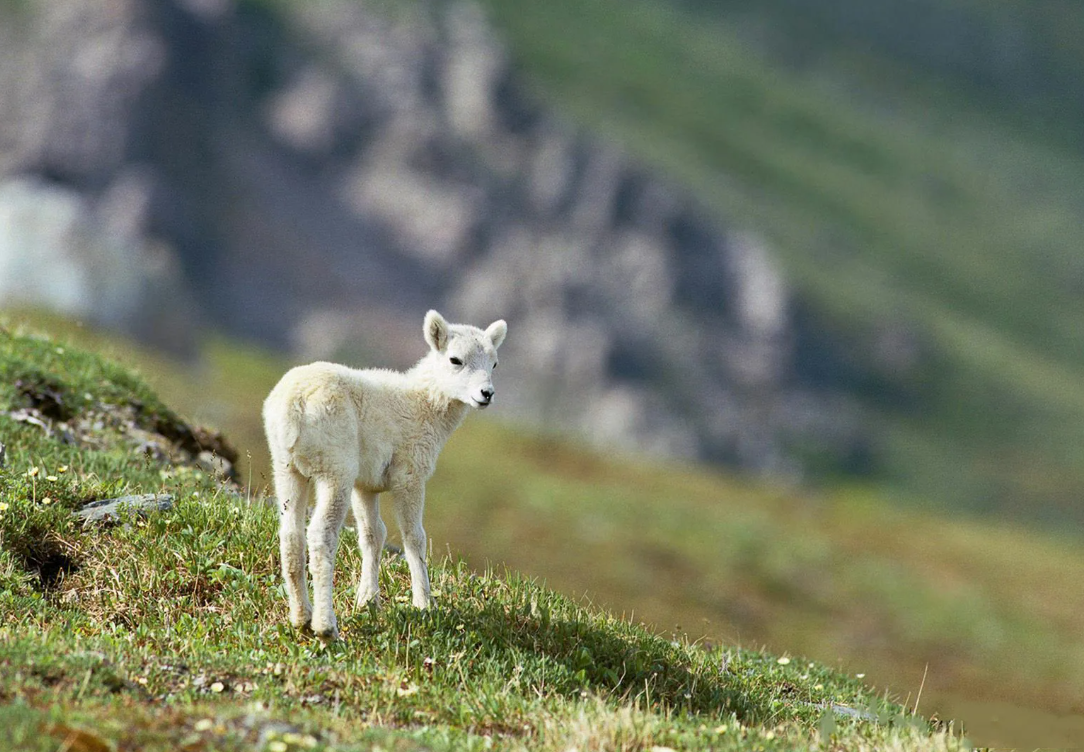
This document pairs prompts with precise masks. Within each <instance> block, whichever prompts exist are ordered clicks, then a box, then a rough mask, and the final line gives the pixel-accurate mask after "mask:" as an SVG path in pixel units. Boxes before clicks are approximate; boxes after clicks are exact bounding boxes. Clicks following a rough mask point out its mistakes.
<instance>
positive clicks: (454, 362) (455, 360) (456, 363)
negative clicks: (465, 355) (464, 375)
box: [449, 358, 463, 366]
mask: <svg viewBox="0 0 1084 752" xmlns="http://www.w3.org/2000/svg"><path fill="white" fill-rule="evenodd" d="M449 360H450V361H451V362H452V365H453V366H461V365H463V361H462V360H460V359H459V358H449Z"/></svg>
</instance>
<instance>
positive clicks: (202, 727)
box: [196, 718, 215, 731]
mask: <svg viewBox="0 0 1084 752" xmlns="http://www.w3.org/2000/svg"><path fill="white" fill-rule="evenodd" d="M214 725H215V722H214V721H212V720H211V719H210V718H200V719H199V720H198V721H196V731H210V730H211V729H212V728H214Z"/></svg>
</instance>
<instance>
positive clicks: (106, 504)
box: [75, 494, 173, 523]
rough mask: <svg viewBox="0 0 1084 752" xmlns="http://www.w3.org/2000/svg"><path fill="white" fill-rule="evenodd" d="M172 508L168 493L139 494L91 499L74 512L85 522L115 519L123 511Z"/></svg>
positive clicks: (152, 510) (150, 510) (145, 511)
mask: <svg viewBox="0 0 1084 752" xmlns="http://www.w3.org/2000/svg"><path fill="white" fill-rule="evenodd" d="M172 508H173V497H172V496H171V495H170V494H141V495H134V496H121V497H119V498H116V499H101V500H99V501H92V502H90V503H89V504H86V505H84V506H83V508H82V509H80V510H79V511H77V512H76V513H75V516H76V517H78V518H80V519H81V520H83V521H84V522H85V523H92V522H106V521H116V520H119V519H120V518H121V515H122V513H124V512H128V513H131V512H137V513H139V514H145V513H147V512H164V511H167V510H169V509H172Z"/></svg>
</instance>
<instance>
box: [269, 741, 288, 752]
mask: <svg viewBox="0 0 1084 752" xmlns="http://www.w3.org/2000/svg"><path fill="white" fill-rule="evenodd" d="M289 748H290V746H289V745H288V744H287V743H286V742H284V741H281V740H279V739H276V740H275V741H273V742H268V743H267V752H286V750H288V749H289Z"/></svg>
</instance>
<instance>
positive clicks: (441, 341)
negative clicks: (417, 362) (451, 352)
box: [425, 311, 448, 352]
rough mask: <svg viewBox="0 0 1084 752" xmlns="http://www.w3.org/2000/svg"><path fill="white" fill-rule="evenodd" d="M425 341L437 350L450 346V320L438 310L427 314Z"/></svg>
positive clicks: (441, 350)
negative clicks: (446, 319) (445, 318)
mask: <svg viewBox="0 0 1084 752" xmlns="http://www.w3.org/2000/svg"><path fill="white" fill-rule="evenodd" d="M425 341H426V342H428V343H429V346H430V347H431V348H433V349H434V350H436V351H437V352H443V351H444V348H445V347H447V346H448V322H447V321H445V320H444V317H443V316H441V315H440V314H439V313H437V312H436V311H429V313H427V314H425Z"/></svg>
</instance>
